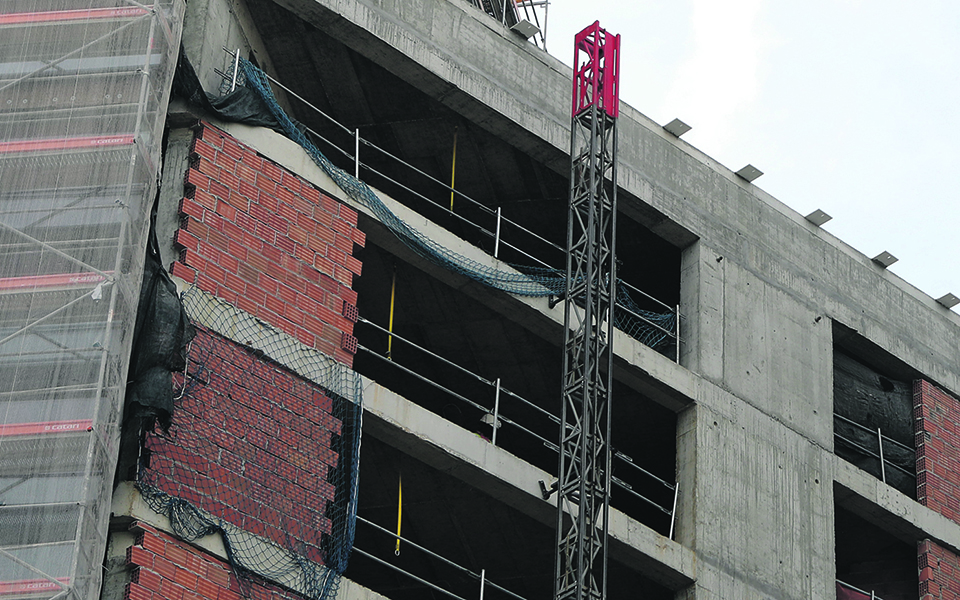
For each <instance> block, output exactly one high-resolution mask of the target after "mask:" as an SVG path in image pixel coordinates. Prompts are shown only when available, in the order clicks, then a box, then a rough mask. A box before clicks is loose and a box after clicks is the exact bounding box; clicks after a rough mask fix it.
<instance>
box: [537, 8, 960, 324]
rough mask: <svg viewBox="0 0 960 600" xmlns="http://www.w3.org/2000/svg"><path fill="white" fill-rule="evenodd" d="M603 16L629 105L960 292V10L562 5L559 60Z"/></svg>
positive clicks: (867, 249) (552, 15) (553, 15)
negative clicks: (752, 169) (616, 46)
mask: <svg viewBox="0 0 960 600" xmlns="http://www.w3.org/2000/svg"><path fill="white" fill-rule="evenodd" d="M595 20H599V21H600V26H601V27H603V28H604V29H606V30H607V31H610V32H612V33H619V34H620V35H621V38H622V39H621V62H620V72H621V79H620V81H621V92H620V98H621V100H622V101H624V102H626V103H628V104H630V105H631V106H633V107H634V108H636V109H637V110H639V111H640V112H642V113H644V114H645V115H647V116H648V117H650V118H652V119H653V120H655V121H656V122H658V123H660V124H665V123H668V122H669V121H670V120H672V119H673V118H674V117H678V118H680V119H681V120H683V121H685V122H686V123H687V124H689V125H691V126H692V127H693V130H691V131H690V132H689V133H687V134H686V135H684V136H683V139H684V140H685V141H687V142H689V143H691V144H692V145H694V146H696V147H697V148H698V149H699V150H701V151H703V152H704V153H706V154H707V155H709V156H711V157H713V158H714V159H716V160H717V161H719V162H720V163H721V164H723V165H725V166H726V167H728V168H730V169H732V170H737V169H739V168H740V167H742V166H744V165H746V164H747V163H751V164H753V165H754V166H756V167H757V168H759V169H760V170H761V171H763V172H764V175H763V176H762V177H760V178H759V179H757V180H756V182H755V184H756V185H758V186H759V187H760V188H762V189H763V190H765V191H767V192H768V193H770V194H772V195H773V196H774V197H776V198H777V199H778V200H780V201H781V202H783V203H784V204H786V205H787V206H789V207H791V208H793V209H794V210H796V211H798V212H800V213H802V214H807V213H809V212H811V211H813V210H814V209H817V208H821V209H823V210H824V211H826V212H827V213H829V214H830V215H831V216H833V218H834V219H833V221H830V222H829V223H827V224H826V225H825V226H824V229H826V230H827V231H829V232H831V233H832V234H834V235H836V236H837V237H839V238H840V239H841V240H843V241H845V242H846V243H848V244H850V245H851V246H852V247H854V248H855V249H857V250H859V251H860V252H862V253H863V254H866V255H868V256H870V257H872V256H876V255H877V254H879V253H880V252H882V251H884V250H886V251H889V252H890V253H892V254H893V255H894V256H896V257H897V258H899V259H900V262H898V263H896V264H895V265H893V266H892V267H891V268H890V270H891V271H892V272H894V273H896V274H897V275H899V276H900V277H902V278H903V279H904V280H906V281H907V282H909V283H911V284H912V285H914V286H916V287H917V288H919V289H920V290H921V291H922V292H925V293H927V294H929V295H931V296H933V297H934V298H937V297H940V296H942V295H943V294H945V293H947V292H953V293H954V294H956V295H958V296H960V258H958V255H957V253H956V252H955V250H954V248H955V246H954V245H953V242H954V241H960V240H958V238H960V1H958V0H929V1H927V0H917V1H916V2H910V3H907V2H903V1H902V0H900V1H897V2H894V1H892V0H870V1H867V0H832V1H831V0H805V1H804V2H791V1H783V0H649V1H647V0H629V1H628V0H590V1H588V2H583V1H574V0H553V2H552V3H551V5H550V8H549V17H548V23H547V26H548V29H547V47H548V50H549V52H550V53H551V54H553V55H554V56H557V57H558V58H560V59H561V60H563V61H564V62H566V63H567V64H570V63H571V61H572V56H573V36H574V34H575V33H576V32H577V31H580V30H581V29H583V28H584V27H586V26H587V25H589V24H591V23H593V21H595ZM958 309H960V307H958ZM954 310H957V309H954Z"/></svg>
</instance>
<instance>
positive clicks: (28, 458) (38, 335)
mask: <svg viewBox="0 0 960 600" xmlns="http://www.w3.org/2000/svg"><path fill="white" fill-rule="evenodd" d="M182 14H183V2H182V1H181V0H158V1H157V2H155V3H154V4H152V5H143V4H140V3H137V2H134V1H129V2H124V1H122V0H93V1H92V2H90V1H86V2H83V3H80V2H76V0H39V1H38V0H29V1H27V0H11V1H8V2H5V3H4V13H3V14H0V140H3V141H2V142H0V251H2V252H3V257H4V259H3V261H2V263H0V589H2V590H6V591H10V593H12V594H21V593H22V594H29V596H30V597H31V598H78V599H79V598H97V597H98V596H99V588H100V581H101V573H102V568H101V563H102V560H103V553H104V549H105V546H106V534H107V520H108V517H109V513H110V497H111V491H112V484H113V471H114V468H115V464H116V456H117V447H118V442H119V427H120V417H121V413H122V400H123V394H124V388H125V385H126V376H127V367H128V364H129V358H130V344H131V338H132V333H133V328H134V321H135V314H136V309H137V302H138V294H139V288H140V283H141V279H142V276H143V255H144V248H145V244H146V236H147V231H148V227H149V215H150V209H151V203H152V200H153V198H154V196H155V194H156V181H157V174H158V163H159V157H160V149H161V148H160V145H161V134H162V131H163V124H164V117H165V112H166V105H167V100H168V94H169V88H170V82H171V79H172V76H173V67H174V65H175V59H176V51H177V48H178V47H179V38H180V28H181V21H182Z"/></svg>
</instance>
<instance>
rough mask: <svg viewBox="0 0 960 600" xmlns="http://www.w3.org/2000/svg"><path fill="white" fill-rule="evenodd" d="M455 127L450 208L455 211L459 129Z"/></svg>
mask: <svg viewBox="0 0 960 600" xmlns="http://www.w3.org/2000/svg"><path fill="white" fill-rule="evenodd" d="M458 129H459V127H454V128H453V166H452V167H451V168H450V210H451V211H453V184H454V183H455V182H456V180H457V130H458Z"/></svg>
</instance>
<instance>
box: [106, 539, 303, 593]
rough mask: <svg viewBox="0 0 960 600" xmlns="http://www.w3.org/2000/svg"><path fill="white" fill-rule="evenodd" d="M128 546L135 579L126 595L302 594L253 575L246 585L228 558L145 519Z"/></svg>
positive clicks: (131, 573)
mask: <svg viewBox="0 0 960 600" xmlns="http://www.w3.org/2000/svg"><path fill="white" fill-rule="evenodd" d="M131 530H132V531H134V532H135V533H136V539H135V541H134V544H133V546H131V547H130V548H128V549H127V565H128V566H129V567H130V576H131V580H130V583H128V584H127V585H126V588H125V590H124V596H123V597H124V600H244V599H249V600H266V599H267V598H270V599H274V600H299V598H300V596H297V595H296V594H294V593H292V592H290V591H288V590H284V589H283V588H280V587H277V586H274V585H270V584H268V583H266V582H265V581H263V580H261V579H259V578H257V577H255V576H253V575H248V576H247V577H246V580H245V581H244V585H243V588H242V589H241V586H240V582H239V580H238V579H237V577H236V575H233V574H231V571H230V567H229V565H227V564H226V563H225V562H224V561H222V560H220V559H218V558H216V557H215V556H212V555H210V554H207V553H206V552H203V551H202V550H198V549H197V548H194V547H193V546H191V545H190V544H187V543H186V542H182V541H180V540H178V539H176V538H174V537H171V536H169V535H167V534H165V533H163V532H160V531H157V530H156V529H154V528H153V527H151V526H149V525H147V524H145V523H139V522H138V523H134V524H133V526H132V527H131Z"/></svg>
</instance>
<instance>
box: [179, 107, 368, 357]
mask: <svg viewBox="0 0 960 600" xmlns="http://www.w3.org/2000/svg"><path fill="white" fill-rule="evenodd" d="M192 151H193V154H192V162H191V167H190V169H189V170H188V171H187V178H186V197H185V198H184V199H183V200H182V202H181V203H180V213H181V217H182V220H181V228H180V230H179V231H178V232H177V234H176V242H177V244H178V245H179V246H180V247H181V248H182V251H181V255H180V259H179V260H178V261H176V262H175V263H174V264H173V265H172V267H171V272H172V273H173V274H174V275H176V276H178V277H181V278H183V279H186V280H187V281H189V282H191V283H195V284H196V285H197V286H199V287H200V288H201V289H203V290H204V291H207V292H209V293H211V294H215V295H217V296H219V297H220V298H222V299H224V300H226V301H227V302H230V303H231V304H233V305H234V306H237V307H239V308H241V309H243V310H245V311H247V312H248V313H250V314H252V315H255V316H257V317H259V318H260V319H262V320H263V321H266V322H267V323H269V324H271V325H273V326H275V327H278V328H279V329H282V330H283V331H285V332H287V333H288V334H290V335H292V336H294V337H296V338H297V339H298V340H300V341H301V342H302V343H304V344H306V345H308V346H311V347H315V348H317V349H319V350H320V351H321V352H323V353H325V354H327V355H329V356H332V357H334V358H336V359H337V360H339V361H341V362H343V363H345V364H347V365H352V364H353V355H354V353H355V352H356V338H354V337H353V324H354V322H356V318H357V317H356V315H357V311H356V304H357V294H356V292H354V291H353V290H352V289H351V285H352V283H353V276H354V275H359V274H360V268H361V264H360V261H359V260H358V259H357V258H356V257H354V256H353V248H354V244H357V245H360V246H362V245H363V244H364V241H365V238H364V234H363V232H361V231H360V230H358V229H357V228H356V225H357V213H356V211H354V210H352V209H350V208H349V207H347V206H345V205H343V204H341V203H339V202H337V201H336V200H334V199H333V198H331V197H329V196H327V195H326V194H324V193H322V192H320V191H319V190H318V189H316V188H315V187H313V185H312V184H310V183H309V182H307V181H305V180H303V179H302V178H300V177H298V176H297V175H295V174H293V173H292V172H290V171H288V170H286V169H284V168H283V167H280V166H279V165H277V164H275V163H273V162H271V161H270V160H268V159H267V158H265V157H263V156H261V155H259V154H257V152H256V151H254V150H253V149H251V148H249V147H247V146H245V145H243V144H241V143H239V142H237V140H235V139H234V138H233V137H231V136H230V135H228V134H226V133H224V132H223V131H221V130H219V129H217V128H215V127H213V126H211V125H209V124H207V123H202V122H201V123H200V125H199V126H198V128H197V132H196V137H195V139H194V141H193V147H192Z"/></svg>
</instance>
